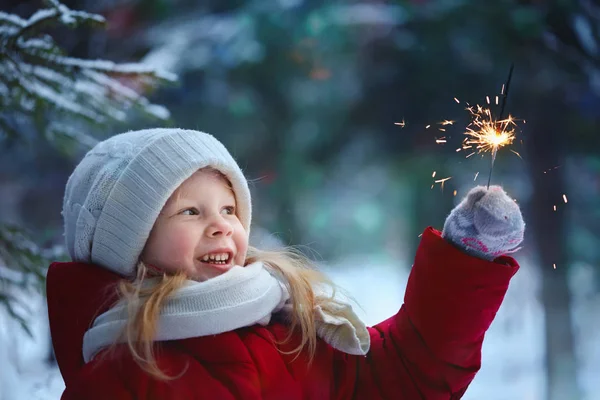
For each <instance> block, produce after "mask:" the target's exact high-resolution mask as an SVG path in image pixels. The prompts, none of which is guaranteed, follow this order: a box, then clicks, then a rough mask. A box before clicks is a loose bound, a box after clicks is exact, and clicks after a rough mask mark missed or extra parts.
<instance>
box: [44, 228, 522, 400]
mask: <svg viewBox="0 0 600 400" xmlns="http://www.w3.org/2000/svg"><path fill="white" fill-rule="evenodd" d="M517 269H518V264H517V263H516V261H514V260H513V259H512V258H509V257H500V258H498V259H497V260H496V261H495V262H489V261H484V260H480V259H478V258H475V257H471V256H468V255H466V254H464V253H463V252H461V251H460V250H458V249H456V248H454V247H453V246H452V245H450V244H448V243H447V242H446V241H445V240H443V239H442V238H441V236H440V233H439V232H438V231H436V230H434V229H432V228H428V229H427V230H426V231H425V233H424V234H423V238H422V240H421V243H420V245H419V249H418V250H417V254H416V258H415V263H414V265H413V268H412V271H411V274H410V278H409V280H408V285H407V288H406V295H405V297H404V305H403V306H402V308H401V309H400V311H399V312H398V313H397V314H396V315H394V316H393V317H391V318H390V319H388V320H386V321H384V322H381V323H380V324H378V325H376V326H374V327H372V328H369V332H370V335H371V350H370V352H369V353H368V355H367V356H353V355H348V354H344V353H341V352H339V351H337V350H335V349H333V348H332V347H330V346H329V345H328V344H326V343H325V342H323V341H321V340H319V345H318V349H317V355H316V358H315V360H314V361H313V364H312V366H311V367H310V368H308V367H307V362H306V360H307V359H306V354H304V353H303V354H302V355H301V357H299V358H298V359H296V360H295V361H293V357H294V356H293V355H285V354H282V353H281V352H279V351H278V349H277V347H276V346H275V345H274V344H273V341H274V340H282V339H283V338H284V337H285V336H286V333H287V332H286V328H285V327H284V326H283V325H280V324H277V323H273V324H271V325H269V326H266V327H263V326H252V327H248V328H242V329H238V330H235V331H232V332H227V333H222V334H219V335H214V336H205V337H197V338H190V339H184V340H175V341H169V342H162V343H161V347H160V349H159V350H158V351H157V360H158V364H159V366H160V367H161V368H162V370H163V371H165V372H167V373H168V374H170V375H177V374H179V373H183V374H182V375H181V377H180V378H178V379H175V380H172V381H167V382H164V381H158V380H155V379H153V378H151V377H150V376H149V375H147V374H146V373H144V372H143V371H142V370H141V369H140V368H139V367H138V366H137V365H136V363H135V362H134V361H133V359H132V358H131V356H130V355H129V353H128V352H127V347H126V345H119V346H118V350H117V353H116V355H115V356H114V357H111V358H105V359H104V360H99V358H95V359H94V360H92V361H91V362H89V363H87V364H84V362H83V359H82V341H83V334H84V332H85V331H86V329H87V328H88V327H89V326H90V324H91V323H92V321H93V320H94V318H95V316H97V315H99V314H100V313H101V312H103V311H105V310H106V309H107V307H108V306H109V305H110V301H107V294H112V293H114V291H113V290H111V285H113V284H114V282H115V281H117V280H118V279H119V277H118V276H116V275H115V274H113V273H111V272H109V271H108V270H105V269H102V268H99V267H96V266H93V265H89V264H79V263H54V264H52V265H51V266H50V269H49V271H48V283H47V289H48V290H47V292H48V311H49V315H50V328H51V332H52V341H53V344H54V350H55V352H56V359H57V361H58V364H59V367H60V370H61V373H62V376H63V378H64V380H65V383H66V390H65V392H64V393H63V396H62V400H81V399H86V400H96V399H98V400H100V399H102V400H106V399H110V400H131V399H186V400H187V399H218V400H233V399H256V400H258V399H262V400H267V399H269V400H271V399H285V400H296V399H297V400H300V399H369V400H371V399H400V400H413V399H414V400H416V399H428V400H437V399H439V400H442V399H445V400H449V399H460V398H461V397H462V395H463V393H464V392H465V390H466V389H467V387H468V385H469V383H470V382H471V381H472V380H473V378H474V376H475V374H476V373H477V371H478V370H479V367H480V362H481V345H482V341H483V336H484V333H485V331H486V330H487V329H488V327H489V326H490V323H491V322H492V320H493V319H494V316H495V315H496V311H497V310H498V308H499V307H500V304H501V302H502V300H503V298H504V294H505V292H506V290H507V288H508V283H509V281H510V279H511V277H512V276H513V275H514V274H515V272H516V271H517ZM373 295H375V296H376V295H377V292H374V293H373ZM293 344H294V343H291V344H290V345H287V346H286V347H285V348H284V349H286V348H287V349H289V348H292V346H293Z"/></svg>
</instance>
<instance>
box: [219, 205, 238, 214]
mask: <svg viewBox="0 0 600 400" xmlns="http://www.w3.org/2000/svg"><path fill="white" fill-rule="evenodd" d="M221 212H223V213H225V214H226V215H235V207H234V206H227V207H224V208H223V211H221Z"/></svg>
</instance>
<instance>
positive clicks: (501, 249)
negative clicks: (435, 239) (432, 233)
mask: <svg viewBox="0 0 600 400" xmlns="http://www.w3.org/2000/svg"><path fill="white" fill-rule="evenodd" d="M524 232H525V222H524V221H523V216H522V215H521V210H520V209H519V206H518V205H517V203H516V202H515V201H514V200H513V199H511V198H510V197H508V195H507V194H506V192H504V190H502V188H501V187H500V186H491V187H490V188H489V189H486V188H485V186H477V187H475V188H473V189H471V191H470V192H469V193H468V194H467V196H466V197H465V198H464V199H463V200H462V201H461V202H460V204H459V205H457V206H456V207H455V208H454V209H453V210H452V212H451V213H450V215H449V216H448V218H446V223H445V224H444V230H443V232H442V237H443V238H444V239H446V240H447V241H449V242H451V243H453V244H454V245H455V246H457V247H458V248H460V249H462V250H463V251H465V252H467V253H469V254H472V255H474V256H476V257H479V258H483V259H486V260H493V259H494V258H496V257H498V256H501V255H504V254H509V253H513V252H515V251H517V250H519V247H518V246H519V244H521V242H522V241H523V234H524Z"/></svg>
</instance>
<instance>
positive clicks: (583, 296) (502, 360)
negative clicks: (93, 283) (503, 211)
mask: <svg viewBox="0 0 600 400" xmlns="http://www.w3.org/2000/svg"><path fill="white" fill-rule="evenodd" d="M520 261H521V270H520V271H519V273H518V274H517V275H516V276H515V277H514V279H513V282H512V284H511V286H510V288H509V291H508V293H507V295H506V298H505V301H504V304H503V305H502V307H501V308H500V311H499V312H498V314H497V316H496V319H495V321H494V323H493V324H492V326H491V328H490V330H489V331H488V333H487V335H486V338H485V341H484V346H483V361H482V369H481V371H480V372H479V373H478V375H477V376H476V378H475V380H474V381H473V383H472V384H471V386H470V388H469V390H467V393H466V394H465V396H464V397H463V399H464V400H480V399H486V400H506V399H520V400H544V399H545V393H544V391H545V375H544V368H543V366H544V343H543V337H544V318H543V310H542V306H541V304H540V303H539V300H538V298H539V292H540V274H539V270H538V269H537V268H536V267H535V265H533V264H532V263H531V262H530V261H529V260H527V259H522V260H520ZM322 268H323V269H324V270H325V271H326V272H327V273H328V274H329V275H330V276H331V277H332V278H333V280H334V281H335V282H336V283H337V284H339V285H340V286H342V287H343V288H345V289H346V290H347V291H348V292H349V293H350V294H351V295H352V296H353V298H354V299H355V300H356V301H357V302H358V303H359V304H360V305H361V306H362V309H360V308H357V312H358V314H359V315H361V316H362V317H363V319H364V320H365V322H367V324H368V325H373V324H376V323H378V322H380V321H382V320H384V319H386V318H388V317H389V316H391V315H393V314H394V313H395V312H397V310H398V309H399V307H400V306H401V304H402V298H403V296H404V288H405V285H406V281H407V279H408V270H407V269H406V268H404V265H403V261H402V260H400V261H398V260H392V259H390V258H386V257H383V256H381V255H365V256H363V257H353V258H352V259H347V260H339V261H338V262H336V263H333V264H331V265H329V266H324V267H322ZM572 269H573V273H572V274H571V285H572V287H573V288H574V287H577V288H578V290H577V291H576V292H575V291H574V298H573V299H574V302H573V314H574V326H575V327H576V332H578V340H577V345H578V355H579V357H580V362H579V365H580V373H579V377H580V385H581V388H582V390H583V392H584V394H585V397H584V399H583V400H598V399H600V395H599V393H600V382H599V381H598V379H597V374H598V371H599V370H600V320H599V319H598V314H597V310H598V309H599V307H600V295H599V294H598V292H597V290H596V287H595V286H594V281H595V279H594V276H593V275H594V270H593V268H592V267H591V266H588V265H575V266H573V268H572ZM21 298H22V299H27V304H28V306H29V308H31V314H30V317H29V319H30V321H31V322H32V324H33V325H32V330H33V331H34V335H35V338H34V339H30V338H28V337H27V336H26V334H25V333H24V332H23V330H22V329H21V328H20V327H19V325H18V323H16V322H15V321H11V320H10V319H8V318H7V315H6V313H5V310H3V309H0V365H2V366H3V368H1V369H0V400H16V399H18V400H20V399H34V400H35V399H37V400H57V399H59V398H60V395H61V393H62V391H63V390H64V383H63V382H62V379H61V377H60V373H59V371H58V369H57V368H56V366H50V365H48V364H47V363H46V362H45V358H46V357H47V355H48V351H49V341H48V340H49V335H48V325H47V317H46V305H45V301H44V299H43V297H42V296H41V295H40V294H39V293H32V292H27V293H22V294H21Z"/></svg>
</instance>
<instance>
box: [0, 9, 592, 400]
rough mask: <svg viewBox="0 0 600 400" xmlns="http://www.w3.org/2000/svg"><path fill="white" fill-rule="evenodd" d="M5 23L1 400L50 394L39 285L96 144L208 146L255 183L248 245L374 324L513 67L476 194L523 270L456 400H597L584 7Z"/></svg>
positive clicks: (475, 181) (82, 14) (160, 15)
mask: <svg viewBox="0 0 600 400" xmlns="http://www.w3.org/2000/svg"><path fill="white" fill-rule="evenodd" d="M0 5H1V7H0V10H1V11H2V12H1V13H0V46H1V47H0V71H1V73H0V102H1V103H0V104H1V109H0V365H1V366H2V367H1V368H0V399H1V400H12V399H58V398H59V397H60V393H61V392H62V390H63V389H64V384H63V383H62V379H61V377H60V373H59V372H58V370H57V367H56V365H55V361H54V358H53V354H52V349H51V344H50V336H49V330H48V322H47V315H46V305H45V300H44V290H43V288H44V276H45V271H46V268H47V266H48V263H49V262H50V261H53V260H63V259H65V257H66V256H65V251H64V248H63V237H62V219H61V215H60V211H61V208H62V196H63V191H64V186H65V184H66V180H67V178H68V177H69V175H70V173H71V171H72V169H73V168H74V166H75V165H76V164H77V162H78V161H79V160H80V159H81V157H82V156H83V155H84V154H85V152H86V151H87V149H89V148H90V146H92V145H93V144H94V143H95V142H96V141H98V140H101V139H103V138H106V137H109V136H111V135H113V134H116V133H120V132H122V131H125V130H129V129H138V128H145V127H155V126H165V127H166V126H172V127H182V128H190V129H198V130H203V131H206V132H210V133H212V134H213V135H215V136H216V137H218V138H219V139H220V140H221V141H222V142H223V143H224V144H225V145H226V146H227V147H228V148H229V149H230V150H231V152H232V153H233V154H234V156H235V157H236V159H237V160H238V162H239V163H240V165H241V167H242V169H243V170H244V171H245V173H246V175H247V176H248V178H249V179H250V180H251V183H252V184H251V186H252V191H253V196H254V207H255V209H254V222H253V223H254V228H253V238H252V240H253V241H254V242H255V244H257V245H259V246H261V245H262V246H273V245H279V244H293V245H300V246H302V248H303V250H305V251H306V252H307V254H309V255H310V256H311V257H313V258H315V260H317V261H318V263H319V264H320V265H321V266H322V267H323V268H324V269H325V270H326V271H327V272H328V273H329V274H331V276H332V277H333V278H334V280H335V281H336V282H337V283H339V284H340V285H342V286H344V287H345V288H346V289H348V290H349V291H350V293H351V294H353V295H354V296H355V297H356V299H357V301H358V302H359V303H360V305H361V306H362V310H361V311H360V312H361V313H362V315H363V317H364V319H365V320H366V321H367V322H368V323H369V324H375V323H377V322H379V321H381V320H383V319H386V318H388V317H389V316H391V315H392V314H393V313H395V312H396V311H397V310H398V308H399V307H400V305H401V304H402V298H403V293H404V286H405V284H406V279H407V276H408V272H409V270H410V266H411V264H412V259H413V257H414V253H415V249H416V247H417V245H418V242H419V235H420V234H421V232H422V231H423V229H424V228H425V227H427V226H433V227H435V228H438V229H441V228H442V226H443V222H444V219H445V217H446V215H447V214H448V213H449V211H450V210H451V208H452V207H453V206H454V205H455V204H456V203H457V202H458V201H459V200H460V199H461V198H462V196H463V195H464V194H465V193H466V192H467V191H468V190H469V189H470V188H471V187H473V186H475V185H485V184H487V180H488V175H489V172H490V163H491V156H490V153H483V154H475V155H472V156H469V155H470V154H471V153H472V150H468V149H462V146H461V143H462V141H463V140H464V138H465V135H464V132H465V128H466V127H467V125H468V124H469V122H470V114H469V112H468V111H467V110H466V109H465V108H466V107H467V106H468V105H476V104H481V105H483V106H485V107H489V108H490V109H491V110H492V112H493V113H494V115H499V108H500V106H499V105H498V106H497V105H496V100H495V99H496V96H499V95H500V94H501V90H502V86H503V84H504V83H505V82H506V79H507V75H508V71H509V68H510V66H511V64H514V68H515V69H514V73H513V75H512V80H511V83H510V90H509V91H508V97H507V103H506V113H505V116H506V115H507V114H508V113H510V114H511V115H512V116H514V117H515V118H516V120H517V130H516V140H515V141H514V143H513V144H512V145H511V146H509V147H505V148H503V149H500V150H499V152H498V156H497V158H496V162H495V166H494V170H493V176H492V184H501V185H503V187H504V188H505V190H506V191H507V192H508V193H509V194H510V195H511V196H512V197H514V198H515V199H516V200H517V202H518V203H519V204H520V206H521V208H522V210H523V213H524V217H525V220H526V222H527V232H526V238H525V242H524V247H523V249H522V250H521V251H520V252H519V253H517V254H516V258H517V259H518V260H519V262H520V263H521V265H522V268H521V271H520V272H519V273H518V274H517V276H516V277H515V278H514V280H513V284H512V286H511V288H510V290H509V292H508V294H507V296H506V300H505V303H504V305H503V306H502V308H501V310H500V312H499V314H498V316H497V318H496V320H495V322H494V324H493V325H492V327H491V329H490V331H489V333H488V334H487V337H486V341H485V343H484V354H483V368H482V370H481V372H480V373H479V374H478V376H477V377H476V379H475V381H474V382H473V384H472V385H471V388H470V389H469V390H468V391H467V394H466V395H465V397H464V398H465V399H468V400H474V399H489V400H505V399H527V400H583V399H590V400H591V399H600V294H599V287H600V286H599V283H600V263H599V260H600V241H599V236H600V197H599V194H600V134H599V132H598V130H599V129H598V128H599V126H600V47H599V46H600V1H598V0H572V1H568V0H554V1H550V0H547V1H546V0H521V1H518V0H498V1H494V2H483V1H477V0H411V1H408V0H405V1H400V0H398V1H375V0H373V1H366V0H365V1H358V0H356V1H328V2H324V1H315V0H206V1H193V0H137V1H136V0H69V1H66V0H65V1H63V2H62V3H58V2H57V1H56V0H48V1H45V2H44V1H17V0H14V1H6V0H3V1H0ZM74 10H75V11H77V12H74ZM486 96H489V104H488V100H487V98H486ZM501 102H502V96H500V101H499V103H501ZM457 149H461V150H459V151H457ZM516 153H518V154H516ZM467 156H469V157H467ZM445 178H451V179H449V180H445V181H443V182H440V180H444V179H445ZM436 181H437V182H436Z"/></svg>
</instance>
